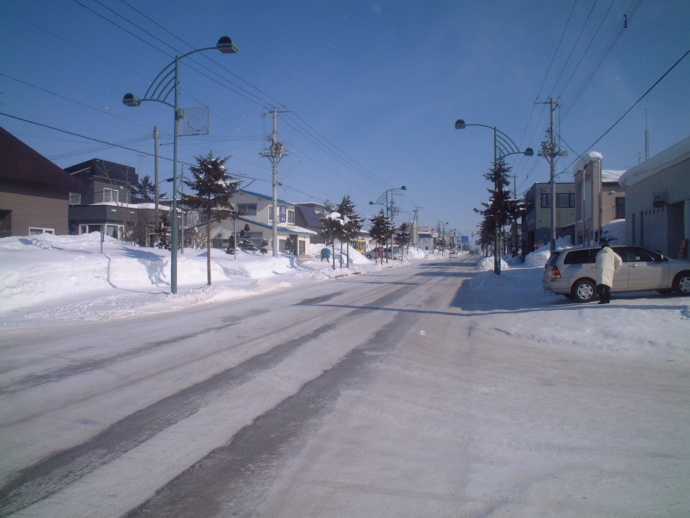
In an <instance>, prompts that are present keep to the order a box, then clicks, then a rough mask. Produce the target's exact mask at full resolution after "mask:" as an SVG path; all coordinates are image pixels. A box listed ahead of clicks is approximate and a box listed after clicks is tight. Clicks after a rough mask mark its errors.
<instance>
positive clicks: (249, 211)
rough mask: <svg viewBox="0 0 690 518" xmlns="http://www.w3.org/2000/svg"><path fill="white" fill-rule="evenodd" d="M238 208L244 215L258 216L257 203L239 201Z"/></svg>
mask: <svg viewBox="0 0 690 518" xmlns="http://www.w3.org/2000/svg"><path fill="white" fill-rule="evenodd" d="M237 210H238V211H239V213H240V214H241V215H243V216H256V203H238V204H237Z"/></svg>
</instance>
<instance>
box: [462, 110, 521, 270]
mask: <svg viewBox="0 0 690 518" xmlns="http://www.w3.org/2000/svg"><path fill="white" fill-rule="evenodd" d="M468 126H481V127H482V128H489V129H490V130H492V131H493V132H494V169H496V168H497V167H498V164H499V162H503V160H504V159H505V157H507V156H509V155H524V156H534V150H533V149H532V148H531V147H528V148H527V149H525V150H524V151H520V148H519V147H518V146H517V144H515V142H513V140H512V139H511V138H510V137H509V136H508V135H506V134H505V133H503V132H502V131H501V130H499V129H497V128H496V126H487V125H486V124H466V123H465V121H464V120H462V119H458V120H457V121H455V129H465V128H467V127H468ZM498 188H499V185H498V178H496V181H495V183H494V191H495V192H497V191H498ZM495 227H496V229H495V232H494V273H495V274H496V275H501V253H500V250H499V245H500V229H499V225H498V221H496V224H495Z"/></svg>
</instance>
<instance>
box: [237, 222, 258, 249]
mask: <svg viewBox="0 0 690 518" xmlns="http://www.w3.org/2000/svg"><path fill="white" fill-rule="evenodd" d="M240 250H242V251H244V252H246V251H249V252H256V246H255V245H254V241H252V240H251V228H250V227H249V223H247V224H246V225H244V228H243V229H242V230H240Z"/></svg>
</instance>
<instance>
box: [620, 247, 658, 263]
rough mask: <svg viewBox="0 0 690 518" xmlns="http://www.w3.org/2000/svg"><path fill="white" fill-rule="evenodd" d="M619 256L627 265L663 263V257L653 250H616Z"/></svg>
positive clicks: (627, 248) (628, 248)
mask: <svg viewBox="0 0 690 518" xmlns="http://www.w3.org/2000/svg"><path fill="white" fill-rule="evenodd" d="M614 250H615V251H616V252H617V253H618V255H620V256H621V257H622V258H623V260H624V261H625V262H626V263H639V262H647V263H653V262H659V261H661V255H660V254H657V253H655V252H652V251H651V250H646V249H644V248H638V247H634V246H629V247H624V248H620V249H614Z"/></svg>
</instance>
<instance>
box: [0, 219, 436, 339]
mask: <svg viewBox="0 0 690 518" xmlns="http://www.w3.org/2000/svg"><path fill="white" fill-rule="evenodd" d="M323 247H324V245H312V251H311V257H312V259H311V260H307V261H299V260H298V259H297V258H296V257H295V256H292V255H288V254H280V255H279V257H273V255H272V254H271V253H270V252H269V253H268V254H265V255H264V254H261V253H260V252H241V251H240V252H238V253H237V254H236V255H230V254H226V253H225V251H224V250H219V249H213V250H212V251H211V281H212V282H211V285H210V286H209V285H208V283H207V253H206V249H192V248H187V249H185V250H184V251H183V252H182V253H179V254H178V257H177V272H178V293H177V294H175V295H172V294H171V293H170V252H169V251H167V250H163V249H158V248H142V247H138V246H133V245H130V244H127V243H124V242H122V241H118V240H116V239H113V238H110V237H104V238H103V240H102V239H101V234H100V233H98V232H94V233H91V234H83V235H80V236H57V235H52V234H40V235H34V236H23V237H21V236H20V237H8V238H3V239H0V296H1V300H0V322H2V324H4V325H5V326H7V325H11V324H13V323H15V324H16V323H19V322H22V321H27V320H32V321H35V320H65V321H72V320H98V321H102V320H112V319H118V318H123V317H127V316H130V315H141V314H142V313H156V312H168V311H176V310H179V309H182V308H186V307H191V306H196V305H199V304H209V303H219V302H224V301H229V300H235V299H238V298H242V297H247V296H252V295H257V294H261V293H266V292H268V291H271V290H275V289H282V288H286V287H289V286H295V285H299V284H301V283H305V282H310V281H317V280H328V279H334V278H337V277H340V276H343V275H354V274H361V273H363V272H367V271H373V270H376V269H381V268H390V267H399V266H402V265H403V264H404V263H403V262H401V261H392V260H391V261H388V262H386V261H385V260H384V263H383V264H380V263H375V262H374V261H371V260H369V259H367V258H366V257H364V256H363V255H362V254H360V253H359V252H358V251H357V250H356V249H354V248H351V247H350V248H349V250H348V247H347V246H346V245H343V246H342V247H341V246H340V245H339V244H336V247H335V252H336V253H335V254H332V255H331V256H330V258H329V260H327V261H326V260H321V258H320V257H321V249H322V248H323ZM329 248H330V247H329ZM348 254H349V265H348ZM425 256H426V254H424V253H422V252H419V251H416V250H414V249H413V250H411V251H410V253H409V254H408V258H419V257H425ZM433 257H434V256H433V255H432V256H430V258H433Z"/></svg>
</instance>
